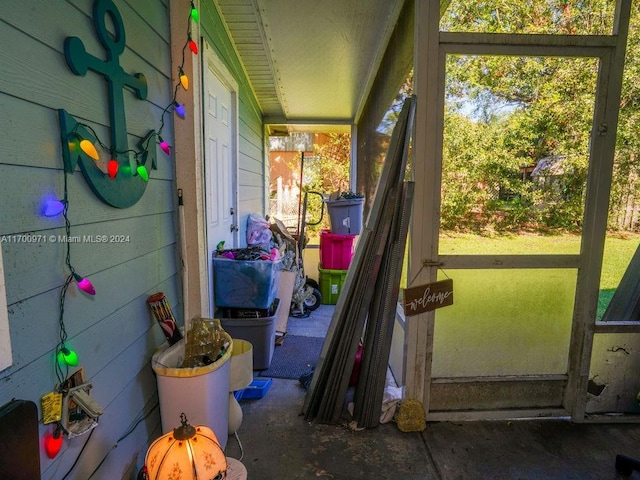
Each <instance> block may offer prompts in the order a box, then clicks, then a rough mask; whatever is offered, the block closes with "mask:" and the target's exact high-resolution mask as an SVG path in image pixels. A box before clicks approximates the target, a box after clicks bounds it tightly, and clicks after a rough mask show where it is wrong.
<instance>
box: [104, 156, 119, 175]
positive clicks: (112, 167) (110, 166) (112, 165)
mask: <svg viewBox="0 0 640 480" xmlns="http://www.w3.org/2000/svg"><path fill="white" fill-rule="evenodd" d="M118 168H120V165H118V161H117V160H114V159H113V158H112V159H111V160H109V163H107V172H108V174H109V178H116V175H117V174H118Z"/></svg>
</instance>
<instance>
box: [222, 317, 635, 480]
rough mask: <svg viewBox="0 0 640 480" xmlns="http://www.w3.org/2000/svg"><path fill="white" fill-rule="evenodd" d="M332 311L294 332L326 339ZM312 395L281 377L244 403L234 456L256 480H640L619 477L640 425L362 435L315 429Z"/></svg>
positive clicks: (382, 429) (460, 426)
mask: <svg viewBox="0 0 640 480" xmlns="http://www.w3.org/2000/svg"><path fill="white" fill-rule="evenodd" d="M332 313H333V307H331V306H325V305H323V306H322V307H320V309H318V310H316V311H315V312H313V313H312V314H311V316H310V317H309V318H307V319H297V318H290V319H289V324H288V334H291V335H308V336H324V335H325V332H326V331H327V327H328V325H329V323H330V321H331V315H332ZM285 341H286V338H285ZM276 348H277V347H276ZM305 395H306V390H304V389H303V388H302V387H301V386H300V384H299V382H298V381H297V380H285V379H277V378H274V379H273V384H272V385H271V388H270V389H269V391H268V392H267V394H266V395H265V397H263V398H262V399H259V400H241V406H242V410H243V414H244V419H243V422H242V425H241V427H240V430H239V431H238V437H239V439H240V442H241V443H242V450H241V448H240V446H239V444H238V442H237V441H236V439H235V438H233V437H229V441H228V444H227V449H226V453H227V455H228V456H229V457H233V458H240V457H241V455H243V457H242V463H243V464H244V465H245V466H246V468H247V471H248V478H249V480H276V479H278V480H295V479H322V478H324V479H334V480H365V479H366V480H368V479H386V480H418V479H419V480H430V479H436V480H441V479H442V480H450V479H461V480H466V479H509V480H511V479H563V480H564V479H581V480H582V479H593V480H596V479H597V480H608V479H624V478H632V479H640V472H634V473H633V474H632V475H631V476H623V475H620V474H618V473H617V472H616V469H615V457H616V455H617V454H623V455H628V456H630V457H634V458H636V457H638V458H640V425H629V424H624V425H623V424H574V423H571V422H569V421H563V420H522V421H511V422H506V421H486V422H460V423H451V422H437V423H428V424H427V428H426V429H425V430H424V431H423V432H420V433H403V432H401V431H400V430H399V429H398V428H397V427H396V425H395V424H394V423H393V422H391V423H387V424H383V425H380V426H379V427H377V428H373V429H368V430H364V431H359V432H354V431H351V430H350V429H349V428H347V427H346V426H343V425H323V424H318V423H316V422H308V421H306V420H305V419H304V417H303V416H302V415H301V410H302V405H303V403H304V399H305Z"/></svg>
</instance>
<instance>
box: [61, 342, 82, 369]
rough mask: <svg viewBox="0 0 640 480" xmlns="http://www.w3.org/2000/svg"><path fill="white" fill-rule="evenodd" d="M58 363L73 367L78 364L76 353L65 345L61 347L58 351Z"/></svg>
mask: <svg viewBox="0 0 640 480" xmlns="http://www.w3.org/2000/svg"><path fill="white" fill-rule="evenodd" d="M58 363H59V364H60V365H70V366H72V367H75V366H76V365H78V354H77V353H76V352H74V351H73V350H69V349H68V348H67V347H63V348H61V349H60V351H59V352H58Z"/></svg>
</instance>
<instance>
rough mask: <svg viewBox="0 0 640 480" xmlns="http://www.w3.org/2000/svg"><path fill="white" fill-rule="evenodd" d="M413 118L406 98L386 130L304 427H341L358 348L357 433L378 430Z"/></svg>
mask: <svg viewBox="0 0 640 480" xmlns="http://www.w3.org/2000/svg"><path fill="white" fill-rule="evenodd" d="M414 110H415V99H414V97H409V98H407V99H406V100H405V102H404V105H403V107H402V110H401V112H400V115H399V118H398V122H397V123H396V126H395V128H394V130H393V134H392V136H391V141H390V143H389V149H388V152H387V157H386V159H385V162H384V166H383V170H382V173H381V176H380V180H379V182H378V187H377V190H376V195H375V198H374V201H373V204H372V206H371V210H370V212H369V217H368V220H367V222H366V226H365V227H364V228H363V230H362V233H361V235H360V239H359V241H358V245H357V248H356V251H355V254H354V257H353V260H352V262H351V266H350V267H349V271H348V272H347V275H346V278H345V281H344V285H343V287H342V291H341V294H340V297H339V299H338V303H337V305H336V309H335V311H334V315H333V317H332V321H331V324H330V326H329V330H328V332H327V336H326V338H325V341H324V344H323V347H322V352H321V354H320V358H319V360H318V363H317V365H316V368H315V371H314V375H313V379H312V381H311V385H310V387H309V391H308V392H307V396H306V399H305V403H304V406H303V413H304V415H305V418H307V419H315V420H316V421H318V422H321V423H332V424H335V423H338V422H339V421H340V420H341V418H342V414H343V411H344V402H345V396H346V394H347V390H348V388H349V380H350V378H351V373H352V371H353V367H354V364H355V358H356V353H357V350H358V345H359V343H360V342H361V341H362V343H363V352H362V359H361V365H360V375H359V380H358V384H357V386H356V391H355V397H354V398H355V401H354V418H355V420H357V422H358V426H359V427H361V428H367V427H373V426H376V425H378V423H379V418H380V413H381V410H382V397H383V393H384V387H385V379H386V371H387V365H388V363H389V351H390V348H391V334H392V331H393V323H394V320H395V311H396V303H397V301H398V293H399V284H400V275H401V272H402V262H403V258H404V249H405V245H406V239H407V231H408V226H409V217H410V212H411V203H412V198H413V190H414V188H413V187H414V185H413V183H411V182H406V181H405V176H406V170H407V156H408V152H409V144H410V139H411V135H412V133H413V117H414Z"/></svg>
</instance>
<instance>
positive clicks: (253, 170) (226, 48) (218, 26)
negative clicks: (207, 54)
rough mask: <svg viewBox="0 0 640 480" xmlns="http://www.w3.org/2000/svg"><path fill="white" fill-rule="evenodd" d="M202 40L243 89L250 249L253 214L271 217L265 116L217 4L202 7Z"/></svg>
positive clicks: (241, 149)
mask: <svg viewBox="0 0 640 480" xmlns="http://www.w3.org/2000/svg"><path fill="white" fill-rule="evenodd" d="M200 15H201V21H200V23H201V27H202V31H201V33H202V36H203V37H204V38H205V39H206V40H207V42H209V44H210V45H211V46H212V48H213V49H214V50H215V52H216V54H217V55H218V57H219V58H220V59H221V60H222V61H223V62H224V64H225V66H226V67H227V68H228V69H229V72H230V73H231V74H232V75H233V76H234V78H235V79H236V80H237V82H238V88H239V90H240V91H239V106H238V111H239V128H238V130H239V132H238V133H239V142H238V153H239V156H238V168H239V172H238V190H239V192H240V195H239V205H238V209H239V210H240V211H239V217H238V221H239V226H240V242H241V245H246V223H247V217H248V215H249V214H250V213H260V214H264V213H267V212H266V211H265V210H266V208H267V206H268V198H267V197H266V195H267V189H266V187H265V185H267V184H268V183H265V179H266V176H267V175H268V167H265V149H264V128H263V123H262V112H261V110H260V107H259V106H258V103H257V101H256V99H255V96H254V94H253V90H252V89H251V85H250V84H249V81H248V80H247V78H246V75H245V72H244V69H243V68H242V65H241V63H240V61H239V60H238V56H237V54H236V51H235V49H234V48H233V44H232V43H231V41H230V40H229V37H228V35H227V32H226V30H225V28H224V27H223V23H222V20H221V19H220V16H219V14H218V12H217V10H216V8H215V6H214V3H213V2H202V4H201V11H200Z"/></svg>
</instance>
